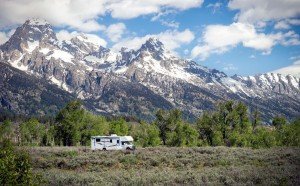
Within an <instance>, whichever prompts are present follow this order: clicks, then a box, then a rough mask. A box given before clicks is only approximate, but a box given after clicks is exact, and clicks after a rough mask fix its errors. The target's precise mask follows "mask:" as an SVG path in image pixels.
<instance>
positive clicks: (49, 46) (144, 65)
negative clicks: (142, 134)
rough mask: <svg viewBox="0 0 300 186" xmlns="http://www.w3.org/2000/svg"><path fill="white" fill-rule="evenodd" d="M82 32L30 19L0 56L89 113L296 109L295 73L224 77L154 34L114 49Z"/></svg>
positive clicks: (291, 112) (148, 115) (299, 91)
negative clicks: (60, 34) (221, 105)
mask: <svg viewBox="0 0 300 186" xmlns="http://www.w3.org/2000/svg"><path fill="white" fill-rule="evenodd" d="M100 43H101V42H100V41H97V40H94V39H93V38H90V37H89V36H88V35H85V34H80V35H77V36H74V38H72V39H70V40H68V41H60V40H58V39H57V37H56V34H55V32H54V31H53V29H52V27H51V25H50V24H48V23H47V22H44V21H39V20H28V21H26V22H25V23H24V24H23V25H22V26H20V27H19V28H17V29H16V32H15V33H14V34H13V35H12V37H11V38H10V39H9V41H8V42H6V43H5V44H4V45H2V46H0V49H1V51H0V54H1V55H0V62H2V63H6V64H8V65H11V66H13V67H15V68H18V69H19V70H21V71H23V72H26V73H27V74H28V75H30V76H32V77H35V78H40V79H45V80H48V81H49V82H51V83H52V84H55V85H57V86H58V87H59V88H60V89H61V90H64V91H66V92H69V93H72V94H75V95H76V96H77V97H78V98H80V99H82V100H84V101H85V102H86V106H87V107H88V108H90V109H91V110H93V111H94V112H99V113H104V114H130V115H136V116H139V117H142V118H145V119H152V118H153V114H154V112H155V110H157V109H158V108H163V109H171V108H179V109H181V110H182V111H183V112H184V114H185V117H187V118H189V119H194V118H195V117H197V116H199V115H200V114H201V113H202V112H203V111H204V110H210V109H213V108H214V105H216V103H217V102H219V101H223V100H227V99H235V100H240V101H243V102H245V103H247V104H248V105H249V106H250V107H251V108H253V109H254V108H259V109H262V110H263V117H264V119H265V120H266V121H267V120H268V119H269V118H271V117H272V116H274V115H277V114H284V115H286V116H287V117H289V118H292V117H295V116H299V115H300V114H299V113H300V107H299V105H300V101H299V100H300V88H299V78H296V77H293V76H290V75H289V76H283V75H280V74H275V73H268V74H262V75H256V76H249V77H241V76H233V77H229V76H227V75H226V74H225V73H223V72H220V71H218V70H215V69H208V68H206V67H203V66H200V65H198V64H197V63H195V62H193V61H189V60H184V59H181V58H179V57H176V56H174V55H172V53H170V52H169V51H168V50H167V49H165V47H164V45H163V43H161V42H160V41H159V40H157V39H155V38H150V39H149V40H147V41H146V42H145V43H144V44H143V45H142V46H141V47H140V48H139V49H138V50H128V49H126V48H123V49H122V50H121V51H119V52H114V51H111V50H110V49H107V48H104V47H103V46H100V45H99V44H100Z"/></svg>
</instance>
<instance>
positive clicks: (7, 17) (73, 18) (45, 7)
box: [0, 0, 105, 32]
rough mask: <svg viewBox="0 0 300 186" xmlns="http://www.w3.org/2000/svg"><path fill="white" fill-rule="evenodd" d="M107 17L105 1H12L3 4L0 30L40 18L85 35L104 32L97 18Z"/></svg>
mask: <svg viewBox="0 0 300 186" xmlns="http://www.w3.org/2000/svg"><path fill="white" fill-rule="evenodd" d="M104 14H105V7H104V4H103V2H102V1H99V0H89V1H88V2H86V1H84V0H43V1H36V0H10V1H1V6H0V28H5V27H9V26H14V25H16V24H22V23H24V21H25V20H26V19H30V18H34V17H37V18H41V19H45V20H47V21H48V22H49V23H51V24H52V25H54V26H68V27H71V28H74V29H78V30H81V31H85V32H90V31H96V30H101V28H102V25H100V24H99V23H98V22H96V20H95V19H96V18H97V17H98V16H100V15H104Z"/></svg>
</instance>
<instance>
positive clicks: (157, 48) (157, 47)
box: [141, 37, 165, 52]
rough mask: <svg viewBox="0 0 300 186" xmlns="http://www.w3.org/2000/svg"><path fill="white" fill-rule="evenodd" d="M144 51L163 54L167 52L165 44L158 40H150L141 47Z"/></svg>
mask: <svg viewBox="0 0 300 186" xmlns="http://www.w3.org/2000/svg"><path fill="white" fill-rule="evenodd" d="M141 49H142V50H148V51H150V52H163V51H164V50H165V47H164V44H163V43H162V42H160V41H159V40H158V39H157V38H152V37H151V38H149V39H148V40H147V41H146V42H145V43H144V44H143V45H142V47H141Z"/></svg>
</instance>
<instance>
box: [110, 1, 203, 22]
mask: <svg viewBox="0 0 300 186" xmlns="http://www.w3.org/2000/svg"><path fill="white" fill-rule="evenodd" d="M202 3H203V0H184V1H183V0H163V1H162V0H139V1H138V0H114V1H112V2H111V3H109V4H108V5H107V8H108V10H109V12H110V13H111V15H112V17H114V18H121V19H131V18H136V17H139V16H142V15H148V14H154V13H159V12H161V11H162V9H165V8H175V9H177V10H186V9H189V8H194V7H200V6H201V5H202ZM129 7H130V9H128V8H129Z"/></svg>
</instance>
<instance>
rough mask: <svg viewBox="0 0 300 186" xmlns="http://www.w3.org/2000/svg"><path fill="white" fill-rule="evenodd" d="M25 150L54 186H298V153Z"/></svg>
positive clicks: (281, 150)
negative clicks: (128, 152)
mask: <svg viewBox="0 0 300 186" xmlns="http://www.w3.org/2000/svg"><path fill="white" fill-rule="evenodd" d="M27 149H28V151H29V153H30V155H31V157H32V161H33V165H34V172H36V173H38V174H41V175H42V176H43V178H44V179H45V180H46V181H47V182H46V184H50V185H199V184H201V185H254V184H255V185H257V184H259V185H300V175H299V174H300V156H299V155H300V149H299V148H272V149H258V150H253V149H249V148H227V147H201V148H167V147H158V148H146V149H138V150H136V151H135V153H134V154H132V153H131V154H127V153H124V152H121V151H106V152H102V151H95V152H93V151H91V150H89V148H84V147H31V148H27Z"/></svg>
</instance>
